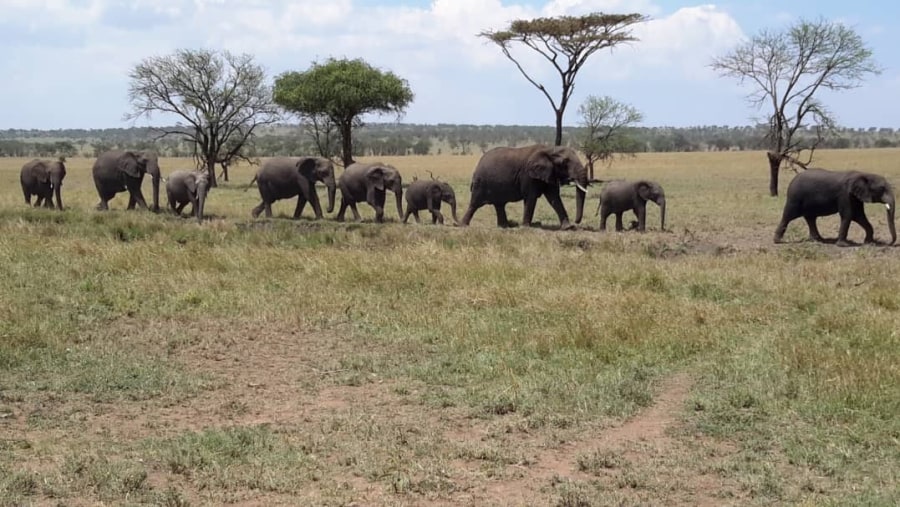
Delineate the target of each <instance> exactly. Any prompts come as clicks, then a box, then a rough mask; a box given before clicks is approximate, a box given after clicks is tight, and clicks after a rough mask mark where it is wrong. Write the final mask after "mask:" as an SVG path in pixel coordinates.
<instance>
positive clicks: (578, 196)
mask: <svg viewBox="0 0 900 507" xmlns="http://www.w3.org/2000/svg"><path fill="white" fill-rule="evenodd" d="M585 197H587V192H586V191H585V190H584V186H583V185H579V186H577V187H576V188H575V223H576V224H580V223H581V219H582V218H583V217H584V201H585Z"/></svg>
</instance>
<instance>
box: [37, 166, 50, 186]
mask: <svg viewBox="0 0 900 507" xmlns="http://www.w3.org/2000/svg"><path fill="white" fill-rule="evenodd" d="M33 172H34V175H35V177H36V178H37V180H38V182H39V183H49V182H50V171H49V169H48V168H47V166H45V165H43V164H40V165H36V166H34V171H33Z"/></svg>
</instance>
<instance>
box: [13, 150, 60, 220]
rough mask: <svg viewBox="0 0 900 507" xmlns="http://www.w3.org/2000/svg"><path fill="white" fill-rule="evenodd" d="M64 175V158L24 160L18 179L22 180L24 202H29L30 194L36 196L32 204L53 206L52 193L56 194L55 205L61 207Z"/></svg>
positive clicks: (46, 206)
mask: <svg viewBox="0 0 900 507" xmlns="http://www.w3.org/2000/svg"><path fill="white" fill-rule="evenodd" d="M65 177H66V164H65V160H64V159H62V158H60V159H59V160H38V159H34V160H32V161H30V162H26V163H25V165H23V166H22V172H21V174H20V176H19V180H20V181H21V182H22V194H23V195H24V196H25V203H26V204H29V205H30V204H31V196H32V195H33V196H36V197H37V199H36V200H35V202H34V206H35V207H38V206H40V205H41V204H42V203H43V205H44V207H45V208H52V207H53V195H54V194H56V207H57V209H60V210H61V209H63V203H62V184H63V179H65Z"/></svg>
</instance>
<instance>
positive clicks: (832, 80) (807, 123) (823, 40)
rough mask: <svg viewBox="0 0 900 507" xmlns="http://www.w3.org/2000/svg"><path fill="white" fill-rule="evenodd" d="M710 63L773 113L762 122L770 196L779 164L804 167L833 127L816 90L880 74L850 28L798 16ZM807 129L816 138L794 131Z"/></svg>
mask: <svg viewBox="0 0 900 507" xmlns="http://www.w3.org/2000/svg"><path fill="white" fill-rule="evenodd" d="M711 67H712V68H713V69H715V70H716V71H718V72H719V73H720V74H721V75H722V76H726V77H732V78H736V79H737V80H738V81H739V82H740V83H741V84H749V85H750V87H752V88H753V91H752V92H751V93H750V94H749V95H748V100H749V102H750V104H751V105H753V106H754V107H755V108H757V109H769V110H770V111H771V113H770V114H769V115H768V117H767V119H766V121H765V122H766V123H767V124H768V133H767V134H766V141H767V144H768V146H769V148H768V152H767V153H766V155H767V158H768V160H769V193H770V194H771V195H773V196H775V195H778V172H779V170H780V169H781V165H782V162H784V161H787V162H788V164H790V165H791V166H793V167H797V166H799V167H802V168H806V166H807V165H808V164H809V163H810V162H811V161H812V158H813V153H814V152H815V150H816V147H818V146H819V144H821V142H822V141H823V140H824V139H825V136H826V135H828V134H829V133H831V132H832V131H833V129H834V128H835V126H836V119H835V117H834V115H833V114H832V113H831V112H830V111H829V110H828V108H827V107H826V106H825V104H824V103H823V102H822V101H820V100H819V99H818V98H817V97H816V93H818V92H819V91H821V90H832V91H838V90H848V89H851V88H856V87H859V86H860V85H862V82H863V79H864V78H865V77H866V76H868V75H871V74H878V73H880V72H881V69H880V68H879V67H878V65H877V64H876V63H875V61H874V60H873V59H872V51H871V50H870V49H869V48H868V47H866V45H865V43H864V42H863V40H862V38H861V37H860V36H859V35H858V34H857V33H856V32H855V31H854V30H853V29H851V28H849V27H847V26H844V25H843V24H841V23H836V22H831V21H826V20H822V19H820V20H818V21H814V22H811V21H804V20H801V21H798V22H796V23H794V24H793V25H791V26H789V27H788V28H787V29H786V30H784V31H772V30H763V31H761V32H760V33H759V34H757V35H755V36H753V37H752V38H751V39H750V40H748V41H746V42H744V43H742V44H740V45H739V46H738V47H736V48H735V49H733V50H731V51H730V52H729V53H727V54H725V55H723V56H721V57H718V58H715V59H713V61H712V64H711ZM809 128H812V129H814V130H815V134H816V135H815V136H814V137H808V136H800V135H798V133H799V132H802V131H804V130H807V129H809ZM804 159H805V160H804Z"/></svg>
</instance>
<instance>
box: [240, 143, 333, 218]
mask: <svg viewBox="0 0 900 507" xmlns="http://www.w3.org/2000/svg"><path fill="white" fill-rule="evenodd" d="M253 181H256V182H257V185H258V187H259V195H260V197H261V198H262V202H260V203H259V205H258V206H256V207H255V208H253V211H252V212H251V214H252V215H253V218H256V217H258V216H259V214H260V213H262V211H263V210H265V212H266V217H267V218H271V217H272V203H273V202H275V201H278V200H281V199H290V198H291V197H294V196H295V195H296V196H297V207H296V208H295V209H294V218H300V214H301V213H302V212H303V208H304V207H305V206H306V203H307V201H308V202H309V203H310V204H312V208H313V212H314V213H315V215H316V219H317V220H319V219H321V218H322V206H321V205H320V204H319V195H318V194H317V193H316V186H315V185H316V182H317V181H321V182H322V183H324V184H325V188H326V189H327V190H328V213H331V212H332V211H334V194H335V192H336V185H335V180H334V164H332V163H331V161H330V160H328V159H327V158H321V157H274V158H270V159H268V160H266V161H265V162H264V163H263V165H262V167H260V168H259V171H257V172H256V176H254V177H253V180H252V181H251V182H250V184H251V185H252V184H253ZM248 188H249V187H248Z"/></svg>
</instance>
